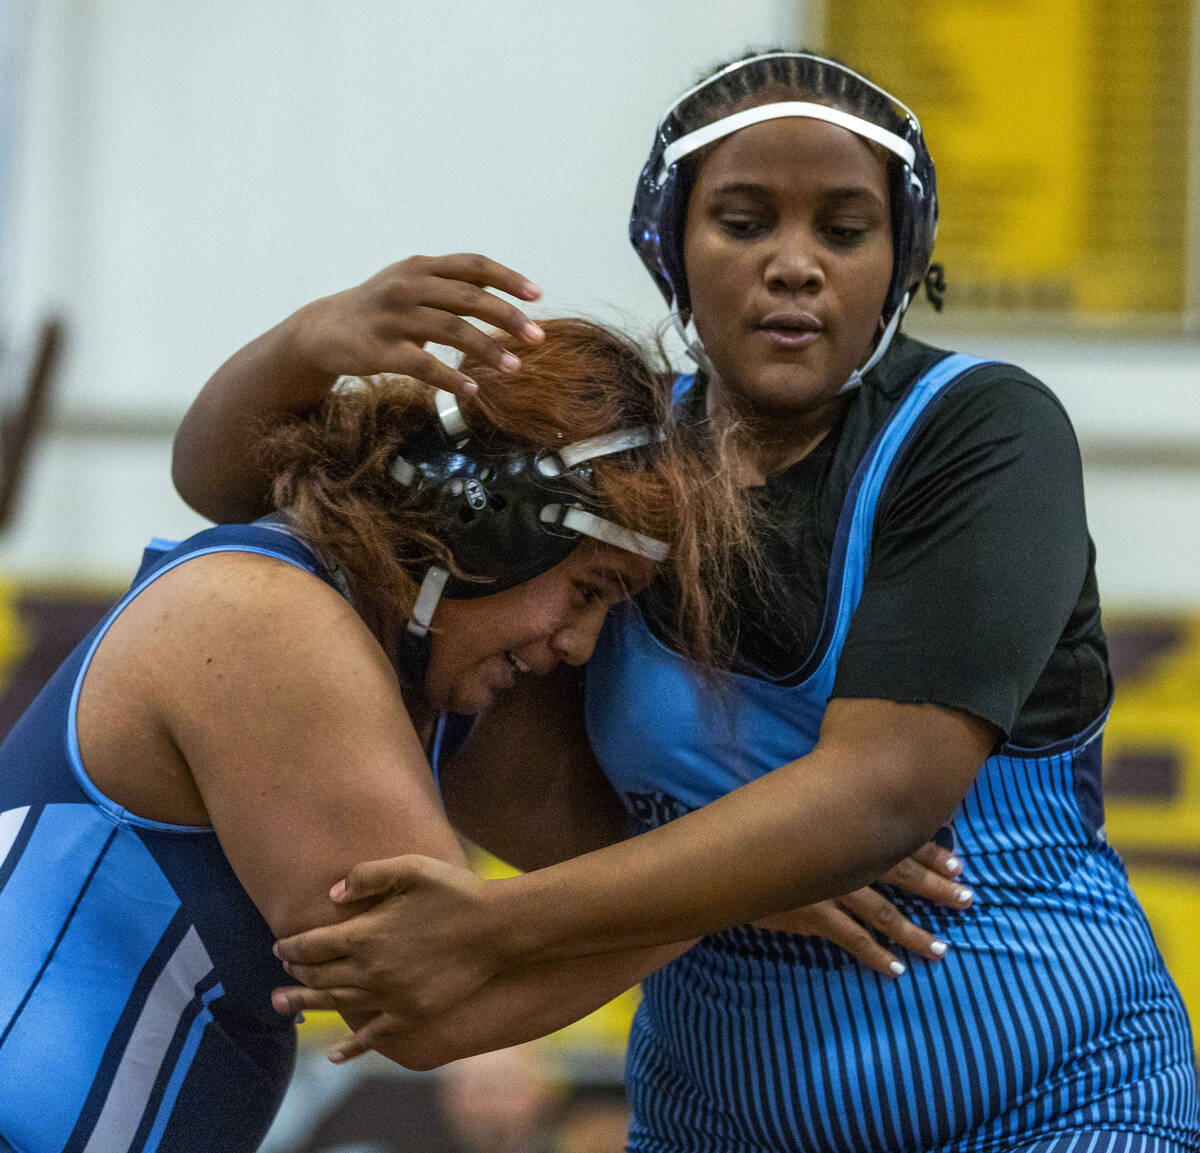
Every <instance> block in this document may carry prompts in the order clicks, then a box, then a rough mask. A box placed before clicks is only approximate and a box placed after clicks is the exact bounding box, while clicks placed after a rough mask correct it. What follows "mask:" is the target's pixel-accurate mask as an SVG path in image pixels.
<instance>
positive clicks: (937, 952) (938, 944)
mask: <svg viewBox="0 0 1200 1153" xmlns="http://www.w3.org/2000/svg"><path fill="white" fill-rule="evenodd" d="M948 948H950V946H949V945H947V944H946V942H945V941H934V942H933V944H932V945H930V946H929V951H930V952H931V953H932V954H933V955H934V956H935V957H944V956H945V955H946V950H947V949H948Z"/></svg>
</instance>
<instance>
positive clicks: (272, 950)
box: [271, 941, 279, 957]
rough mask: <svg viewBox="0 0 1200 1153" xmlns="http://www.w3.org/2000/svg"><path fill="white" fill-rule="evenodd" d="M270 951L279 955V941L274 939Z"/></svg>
mask: <svg viewBox="0 0 1200 1153" xmlns="http://www.w3.org/2000/svg"><path fill="white" fill-rule="evenodd" d="M271 952H272V953H274V954H275V956H276V957H278V956H279V942H278V941H276V942H275V944H273V945H272V946H271Z"/></svg>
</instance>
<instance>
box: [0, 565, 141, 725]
mask: <svg viewBox="0 0 1200 1153" xmlns="http://www.w3.org/2000/svg"><path fill="white" fill-rule="evenodd" d="M119 594H120V589H116V588H113V589H96V590H93V591H89V592H84V591H82V590H78V589H72V590H64V591H62V592H56V591H54V590H46V591H34V590H17V589H10V588H9V587H8V586H7V585H0V613H5V614H13V615H15V616H16V618H17V620H18V621H19V622H20V624H19V627H18V628H16V629H13V628H11V627H10V628H3V629H0V636H2V637H3V638H4V639H3V640H0V739H2V738H4V737H5V736H7V735H8V730H9V729H11V728H12V726H13V725H14V724H15V723H16V721H17V718H18V717H20V715H21V714H22V713H23V712H24V711H25V710H26V709H27V708H29V706H30V705H31V704H32V703H33V698H34V697H36V696H37V695H38V693H40V692H41V691H42V686H43V685H44V684H45V683H46V682H47V681H48V680H49V679H50V677H51V676H52V675H53V673H54V670H55V669H57V668H58V666H59V665H61V664H62V663H63V661H64V660H66V659H67V657H68V656H69V655H70V653H71V650H72V649H74V648H75V646H76V645H77V644H79V642H80V641H81V640H82V639H83V638H84V637H85V636H86V635H87V634H88V633H89V632H90V631H91V630H92V627H93V626H94V625H95V624H96V623H97V622H98V621H99V620H100V618H101V617H103V616H104V614H105V613H106V612H107V611H108V610H109V609H110V608H111V607H112V605H113V602H114V601H115V600H116V598H117V596H118V595H119ZM10 597H11V599H9V598H10Z"/></svg>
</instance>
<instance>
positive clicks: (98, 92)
mask: <svg viewBox="0 0 1200 1153" xmlns="http://www.w3.org/2000/svg"><path fill="white" fill-rule="evenodd" d="M24 5H25V8H26V10H27V12H28V25H29V27H28V37H29V52H28V56H27V67H28V92H27V101H26V104H25V106H24V108H23V109H22V110H20V116H19V122H20V125H21V129H22V136H21V142H20V152H19V157H18V159H19V161H20V171H21V182H20V186H19V190H18V192H19V196H18V200H17V203H16V205H15V206H14V212H13V215H12V217H11V220H10V223H11V225H12V231H11V233H10V236H9V242H10V249H9V251H8V252H7V253H6V255H7V257H8V276H7V283H8V285H9V286H10V288H9V291H10V299H8V300H7V301H4V302H3V311H2V312H0V322H10V323H13V322H15V323H16V325H17V326H18V327H20V326H22V325H24V326H28V325H29V324H30V323H32V320H33V318H34V317H36V316H37V315H38V314H39V313H40V312H41V311H42V310H43V309H45V308H47V307H50V306H54V307H58V308H61V309H62V310H63V312H64V313H65V315H66V317H67V320H68V323H69V325H70V345H69V350H68V354H67V357H66V362H65V366H64V372H63V376H62V378H61V386H62V387H61V390H60V396H59V398H58V405H57V414H56V420H57V424H58V427H59V429H60V431H59V432H58V433H56V434H54V435H52V436H51V437H49V438H48V439H47V441H46V442H45V443H44V444H43V446H42V447H41V449H40V451H39V453H38V455H37V457H36V459H35V462H34V467H33V470H32V474H31V476H30V480H29V486H28V488H27V491H26V499H25V501H24V502H23V507H22V510H21V512H22V519H21V521H20V523H19V524H18V526H17V528H16V529H15V530H14V531H13V532H12V533H11V534H10V535H9V537H8V538H6V540H5V541H4V543H3V545H2V546H0V571H7V572H18V573H39V574H45V573H58V574H66V575H103V576H106V577H114V578H115V577H119V576H120V575H122V574H124V573H126V572H128V570H129V568H130V566H131V564H132V558H133V556H134V554H135V552H136V551H137V549H138V547H139V546H140V543H141V541H142V539H143V538H144V537H146V536H148V535H149V534H150V533H152V532H158V533H161V534H182V533H185V532H187V531H189V530H191V529H192V528H194V527H197V526H198V525H199V523H200V522H199V519H198V518H196V517H194V516H193V515H192V514H190V513H189V512H187V510H185V509H184V508H183V506H182V504H181V503H180V502H179V501H178V499H177V498H176V497H175V496H174V495H173V493H172V492H171V490H170V482H169V477H168V457H169V432H168V430H169V429H170V427H171V426H172V425H173V423H174V422H175V421H176V420H177V419H178V417H179V415H180V414H181V413H182V411H183V409H184V408H185V407H186V405H187V403H188V401H189V400H190V398H191V396H192V395H193V394H194V392H195V391H196V389H197V388H198V387H199V386H200V384H201V383H202V382H203V380H204V379H205V378H206V377H207V375H208V374H209V373H210V372H211V370H212V369H213V368H214V367H215V366H216V365H217V364H218V363H219V362H220V361H221V360H222V359H223V358H224V356H225V355H227V354H228V353H229V352H231V351H232V350H233V349H234V348H236V347H238V346H239V345H240V344H242V343H243V342H244V341H245V340H247V339H248V338H250V337H251V336H253V335H255V334H256V333H258V332H260V331H262V330H263V329H264V328H266V327H268V326H269V325H271V324H272V323H274V322H275V321H276V320H278V319H279V318H281V317H282V316H284V315H285V314H286V313H287V312H289V311H291V310H292V309H294V308H295V307H297V306H298V305H300V304H302V303H303V302H304V301H306V300H308V299H311V298H312V297H314V296H316V295H319V294H322V293H325V292H330V291H333V290H336V289H338V288H341V287H345V286H347V285H349V284H352V283H355V282H357V281H358V280H361V279H363V278H364V277H366V276H368V275H369V274H371V273H372V272H373V271H375V270H376V269H377V268H378V267H380V266H381V265H383V264H385V263H387V262H388V261H391V260H394V259H398V258H400V257H402V256H404V255H407V254H409V253H411V252H415V251H425V252H439V251H454V250H461V249H479V250H482V251H484V252H487V253H488V254H489V255H492V256H494V257H496V258H498V259H500V260H503V261H506V262H508V263H511V264H513V265H514V266H516V267H517V268H519V269H520V270H521V271H522V272H525V273H526V274H527V275H529V276H530V277H532V278H533V279H535V280H537V281H538V282H539V283H541V284H542V285H543V286H544V287H545V288H546V290H547V293H546V297H545V300H544V304H543V306H542V307H543V310H544V311H545V312H547V313H570V312H583V313H587V314H591V315H596V316H599V317H601V318H602V319H608V320H610V321H617V322H626V323H629V324H632V325H633V326H634V327H635V329H636V330H637V331H638V332H639V333H641V334H645V333H646V332H647V331H649V330H650V329H651V328H652V326H653V324H654V323H655V322H656V321H657V320H658V319H659V317H660V316H661V313H662V308H661V302H660V300H659V298H658V296H657V293H656V292H655V290H654V288H653V286H652V284H651V282H650V280H649V278H648V277H646V276H645V274H644V273H643V272H642V270H641V267H640V265H639V264H638V262H637V259H636V257H635V256H634V255H633V253H632V250H631V249H630V248H629V246H628V244H627V242H626V240H625V225H626V220H627V214H628V208H629V201H630V197H631V194H632V190H633V185H634V180H635V178H636V175H637V172H638V169H639V167H640V165H641V163H642V160H643V158H644V155H645V152H646V149H647V148H648V146H649V143H650V138H651V132H652V129H653V125H654V123H655V121H656V119H657V117H658V115H659V113H660V112H661V110H662V108H663V107H664V106H665V105H666V103H667V102H668V101H669V100H670V99H671V97H672V96H673V95H674V94H676V93H677V92H678V91H680V90H681V89H682V88H684V87H686V86H687V85H688V84H689V83H691V81H692V80H693V79H694V78H695V76H696V75H697V74H698V73H700V72H702V71H703V70H705V69H707V68H708V67H709V66H710V65H712V64H713V63H715V62H717V61H719V60H721V59H724V58H728V57H730V56H733V55H736V54H737V53H739V52H740V51H741V50H742V49H743V48H745V47H746V46H748V45H750V44H755V43H769V42H776V41H794V40H795V39H796V37H797V35H798V32H799V28H800V25H801V17H802V16H803V12H804V5H803V3H798V2H795V0H792V2H789V0H738V2H737V3H729V2H728V0H597V2H588V3H585V2H564V0H509V2H508V3H503V4H498V3H488V2H486V0H437V2H436V3H429V0H341V2H340V3H338V2H335V0H256V2H255V3H253V4H248V3H245V2H244V0H204V3H200V4H196V3H191V2H188V0H24ZM931 331H932V332H934V333H936V322H935V324H934V325H933V326H931ZM957 343H959V344H962V345H963V346H964V347H967V348H969V350H970V351H979V352H985V353H992V354H997V355H1004V356H1006V357H1008V358H1010V359H1014V360H1017V361H1018V362H1020V363H1025V364H1026V365H1027V366H1028V367H1030V368H1031V369H1032V370H1033V371H1035V372H1040V373H1041V374H1042V375H1044V376H1045V378H1046V379H1047V380H1049V381H1050V382H1051V383H1052V384H1053V385H1054V386H1055V387H1056V388H1057V389H1058V390H1059V391H1060V393H1061V394H1062V395H1063V396H1064V399H1065V400H1066V401H1067V404H1068V407H1069V408H1070V409H1071V410H1072V412H1073V413H1074V415H1075V416H1076V419H1077V421H1078V423H1079V425H1080V429H1081V434H1082V436H1083V438H1084V440H1085V442H1087V441H1088V440H1089V438H1091V439H1100V440H1111V439H1112V438H1113V437H1115V436H1121V435H1124V434H1125V433H1127V432H1129V431H1130V430H1133V431H1135V432H1136V433H1137V434H1138V436H1139V437H1146V438H1150V439H1154V438H1160V437H1164V436H1165V437H1174V438H1175V439H1176V440H1177V441H1179V440H1183V441H1186V442H1188V443H1190V444H1192V445H1195V444H1200V387H1197V386H1200V368H1198V367H1197V365H1198V364H1200V354H1198V350H1197V347H1196V345H1195V344H1194V343H1192V344H1191V345H1180V344H1178V343H1175V344H1146V345H1140V346H1135V345H1130V344H1121V343H1115V344H1114V343H1112V342H1107V343H1104V344H1092V345H1088V346H1079V345H1077V344H1075V343H1072V342H1064V341H1048V340H1046V341H1042V342H1040V343H1033V342H1029V341H1017V340H1012V339H1008V340H1006V341H1003V342H999V341H996V340H994V339H992V338H990V337H988V336H985V335H982V334H980V335H979V336H978V338H977V339H974V340H972V339H965V340H960V341H958V342H957ZM1131 399H1132V403H1131ZM114 417H115V418H119V419H123V420H125V421H127V422H129V423H130V424H131V425H132V426H138V427H140V428H141V430H142V434H141V435H140V436H128V437H124V438H122V437H112V436H102V435H99V433H98V432H96V431H95V429H96V425H97V422H103V421H110V420H111V419H113V418H114ZM89 428H91V429H93V432H91V433H89V431H88V429H89ZM72 429H73V430H74V431H73V432H72V431H71V430H72ZM1131 475H1132V474H1127V473H1126V472H1124V471H1123V470H1120V469H1118V470H1115V471H1114V470H1112V469H1107V470H1106V469H1101V470H1099V471H1098V472H1096V473H1095V474H1094V475H1091V476H1089V481H1090V482H1091V512H1092V518H1093V523H1094V529H1095V535H1096V537H1097V540H1098V543H1099V545H1100V549H1101V557H1102V561H1101V565H1102V576H1103V578H1104V580H1105V587H1106V591H1107V592H1108V594H1109V596H1110V599H1115V600H1116V601H1118V602H1125V603H1141V602H1145V601H1149V600H1154V601H1159V602H1162V603H1183V602H1189V601H1190V602H1192V603H1200V473H1196V472H1193V473H1190V474H1188V473H1186V472H1179V471H1175V472H1170V473H1168V474H1166V475H1165V477H1164V478H1159V480H1155V479H1154V477H1152V476H1151V477H1142V478H1141V479H1137V480H1131Z"/></svg>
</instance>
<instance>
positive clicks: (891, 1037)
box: [587, 355, 1200, 1153]
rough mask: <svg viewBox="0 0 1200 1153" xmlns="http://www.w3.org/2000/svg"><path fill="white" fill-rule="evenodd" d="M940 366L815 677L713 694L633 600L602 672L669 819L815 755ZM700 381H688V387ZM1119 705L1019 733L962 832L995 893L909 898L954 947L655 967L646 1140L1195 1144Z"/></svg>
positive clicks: (768, 950)
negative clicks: (1120, 787) (1063, 733)
mask: <svg viewBox="0 0 1200 1153" xmlns="http://www.w3.org/2000/svg"><path fill="white" fill-rule="evenodd" d="M981 363H983V362H980V361H977V360H975V359H974V358H972V357H966V356H960V355H951V356H947V357H946V358H945V359H943V360H941V361H940V362H938V363H937V364H936V365H934V367H933V368H932V369H930V370H929V371H928V372H927V373H926V374H925V375H924V376H923V377H922V378H921V379H919V380H918V381H917V382H916V383H915V384H914V385H913V387H912V388H911V389H910V390H909V392H908V394H907V395H906V396H905V397H904V399H903V400H902V401H901V403H900V404H899V405H897V407H896V409H895V410H894V412H893V413H892V415H891V416H890V417H889V419H888V421H887V423H886V424H885V425H884V426H883V428H882V429H881V430H880V432H879V434H878V436H877V437H876V439H875V440H874V442H873V443H872V445H871V447H870V448H869V449H868V450H867V452H866V454H865V456H864V457H863V459H862V461H861V463H860V465H859V467H858V471H857V472H856V474H855V477H854V480H853V482H852V484H851V486H850V489H849V492H848V494H847V497H846V500H845V503H844V506H843V509H842V515H841V519H840V521H839V524H838V532H837V537H836V541H835V544H834V548H833V556H832V563H831V569H830V577H829V585H828V594H827V603H826V611H825V618H824V622H823V624H822V628H821V635H820V639H819V640H818V643H817V645H816V648H815V650H814V652H813V654H812V656H811V657H810V659H809V661H808V662H807V664H806V665H805V668H804V670H803V671H802V673H801V677H800V679H799V681H798V683H793V682H795V680H796V678H789V682H788V683H785V682H776V681H773V680H770V679H767V678H765V677H754V676H748V675H741V674H735V673H728V674H724V675H723V677H722V680H723V684H722V686H721V688H720V689H719V690H717V691H715V692H714V690H713V689H712V688H711V687H710V686H709V685H707V684H706V683H705V682H704V681H703V680H702V679H701V678H700V677H699V676H698V675H697V674H696V673H695V672H694V671H693V670H691V669H690V668H689V667H688V665H687V664H686V663H685V662H684V661H683V660H682V659H681V658H680V657H679V655H678V654H676V653H675V652H673V651H672V650H671V649H669V648H668V647H666V646H665V645H664V644H662V643H661V642H660V641H659V640H658V639H657V638H656V637H655V636H654V635H653V634H652V633H651V632H650V630H649V629H648V627H647V626H646V623H645V621H644V619H643V617H642V615H641V612H640V611H639V609H638V608H637V606H636V605H632V604H630V605H625V606H621V607H620V608H619V609H618V610H617V611H615V612H614V613H612V614H611V615H610V617H609V620H608V623H607V624H606V627H605V630H604V632H603V634H602V636H601V638H600V643H599V644H598V646H597V650H596V654H595V656H594V657H593V659H592V661H591V662H590V664H589V665H588V674H587V711H588V731H589V734H590V736H591V740H592V744H593V747H594V748H595V750H596V753H597V755H598V756H599V758H600V761H601V764H602V765H603V767H604V770H605V772H606V773H607V775H608V777H609V779H610V780H611V781H612V783H613V784H614V786H615V787H616V788H617V790H618V791H619V792H620V793H621V795H622V797H623V798H624V801H625V805H626V808H627V810H628V811H629V813H630V815H631V817H632V818H633V820H634V822H635V824H636V825H638V826H639V827H641V828H650V827H654V826H656V825H660V824H662V823H664V822H665V821H668V820H671V819H672V818H674V817H676V816H679V815H680V814H681V813H684V812H687V811H689V810H691V809H695V808H698V807H699V806H701V805H704V804H707V803H708V802H710V801H712V800H714V799H716V798H717V797H720V796H723V795H724V794H726V793H728V792H730V791H731V790H732V789H735V788H737V787H738V786H739V785H742V784H744V783H746V782H748V781H751V780H753V779H755V778H756V777H759V776H761V775H763V774H764V773H768V772H770V771H771V770H772V769H775V768H777V767H778V766H779V765H782V764H785V763H787V762H789V761H792V760H795V759H796V758H798V757H802V756H804V755H805V754H807V753H808V752H810V751H811V750H812V748H813V747H814V746H815V744H816V741H817V737H818V734H819V731H820V725H821V720H822V717H823V716H824V713H825V708H826V705H827V702H828V699H829V694H830V691H831V689H832V687H833V684H834V676H835V672H836V669H837V663H838V659H839V655H840V652H841V647H842V644H843V642H844V640H845V637H846V633H847V629H848V627H849V624H850V619H851V616H852V615H853V613H854V610H855V607H856V605H857V604H858V600H859V597H860V595H861V592H862V588H863V582H864V579H865V574H866V572H867V566H868V562H869V558H870V551H871V540H872V530H873V525H874V516H875V509H876V506H877V504H878V502H879V498H880V494H881V493H882V492H883V491H884V488H885V486H886V484H887V482H888V477H889V473H890V470H891V468H892V466H893V464H894V463H895V462H896V461H897V459H898V458H899V456H900V454H901V453H902V452H903V450H904V448H905V446H906V444H908V443H909V441H910V440H911V438H912V437H913V435H914V434H915V433H916V432H917V430H918V429H919V428H920V426H921V424H922V421H923V420H924V419H925V418H926V417H927V416H928V415H929V414H930V413H931V412H932V411H933V409H934V407H935V406H936V404H937V403H938V400H939V398H940V397H942V396H944V395H945V394H946V391H947V390H948V389H950V388H952V387H953V386H954V384H955V382H956V381H958V380H960V379H962V378H963V377H964V376H967V375H969V374H970V373H971V371H972V370H973V369H974V368H976V367H978V366H979V365H980V364H981ZM685 381H686V378H685ZM1103 721H1104V718H1103V717H1101V718H1099V720H1097V721H1096V722H1095V723H1093V724H1092V725H1090V726H1088V728H1087V729H1085V730H1084V731H1083V732H1080V733H1078V734H1077V735H1076V736H1074V737H1073V738H1071V739H1069V740H1065V741H1061V742H1058V743H1056V744H1054V745H1052V746H1048V747H1046V748H1040V749H1022V748H1015V747H1011V746H1006V747H1004V748H1002V749H1001V750H1000V751H999V753H998V754H997V755H995V756H993V757H991V758H990V759H989V760H988V761H987V762H986V763H985V764H984V766H983V768H982V769H981V771H980V773H979V776H978V778H977V779H976V781H975V783H974V785H973V786H972V788H971V790H970V791H969V792H968V794H967V795H966V797H965V798H964V799H963V802H962V804H961V805H960V806H959V808H958V811H957V812H956V813H955V814H954V817H953V819H952V821H951V822H950V824H949V825H948V826H947V827H946V828H945V829H944V830H943V831H942V835H941V836H940V837H939V839H944V840H945V842H946V843H947V844H949V845H952V846H953V847H954V848H955V849H956V850H957V851H960V852H961V853H962V854H963V855H964V857H965V862H966V872H965V874H964V877H963V880H964V882H965V883H966V884H968V885H970V886H971V887H972V889H973V890H974V891H975V894H976V899H975V905H974V907H973V908H972V909H971V910H970V911H969V912H966V913H962V912H948V911H945V910H942V909H940V908H938V907H935V906H933V905H930V904H928V903H926V902H923V901H920V900H917V899H914V898H912V896H911V894H906V893H904V892H902V891H900V890H893V889H889V890H887V895H888V896H889V897H890V898H891V899H892V900H893V901H894V902H895V903H896V904H897V905H898V906H899V907H900V908H901V910H902V911H903V912H905V913H906V915H908V916H909V917H910V918H911V919H912V920H914V921H915V922H916V923H917V924H919V925H921V926H922V927H924V928H927V929H928V930H929V931H931V932H933V933H935V934H937V935H939V936H941V937H944V938H945V939H947V940H949V941H950V942H951V943H952V944H951V949H950V951H949V953H948V955H947V957H946V958H945V960H943V961H941V962H939V963H936V964H934V963H928V962H924V961H922V960H920V959H917V958H914V959H912V963H910V965H909V968H908V972H907V973H906V974H905V975H904V976H903V977H902V978H900V979H898V980H893V979H891V978H887V977H883V976H881V975H879V974H877V973H875V972H874V971H872V970H870V969H867V968H866V967H865V966H863V965H861V964H859V963H858V962H856V961H855V960H854V959H853V958H852V957H850V955H849V954H847V953H845V952H844V951H842V950H841V949H839V948H837V947H836V946H834V945H832V944H829V943H828V942H825V941H824V940H822V939H820V938H816V937H799V936H792V935H789V934H784V933H777V932H770V931H766V930H760V929H754V928H750V927H741V928H736V929H731V930H728V931H726V932H723V933H718V934H715V935H713V936H710V937H708V938H706V939H705V940H703V941H702V942H701V943H700V944H699V945H697V946H696V947H694V948H693V949H691V950H690V951H689V952H688V953H686V954H685V955H684V956H683V957H681V958H680V959H679V960H677V961H675V962H674V963H672V964H671V965H669V966H667V967H666V968H665V969H663V970H661V971H660V972H658V973H656V974H654V976H652V977H651V978H650V979H649V980H647V981H646V983H645V986H644V1000H643V1003H642V1005H641V1007H640V1009H639V1011H638V1014H637V1017H636V1019H635V1022H634V1027H633V1034H632V1037H631V1040H630V1055H629V1092H630V1097H631V1100H632V1102H633V1106H634V1113H635V1116H634V1121H633V1127H632V1131H631V1138H630V1146H629V1148H630V1149H631V1150H633V1151H634V1153H685V1151H686V1153H784V1151H786V1153H999V1151H1001V1150H1004V1151H1014V1153H1015V1151H1019V1153H1185V1151H1186V1150H1192V1149H1195V1148H1196V1147H1197V1142H1198V1136H1200V1135H1198V1130H1197V1107H1196V1071H1195V1066H1194V1063H1193V1055H1192V1040H1191V1033H1190V1029H1189V1025H1188V1021H1187V1017H1186V1014H1185V1011H1184V1007H1183V1005H1182V1002H1181V1000H1180V997H1179V993H1178V991H1177V990H1176V988H1175V985H1174V983H1173V982H1172V981H1171V978H1170V976H1169V975H1168V974H1167V972H1166V969H1165V968H1164V966H1163V962H1162V959H1161V957H1160V956H1159V953H1158V950H1157V948H1156V947H1155V944H1154V941H1153V938H1152V936H1151V933H1150V930H1149V927H1148V926H1147V924H1146V920H1145V917H1144V916H1143V914H1142V911H1141V909H1140V908H1139V907H1138V904H1137V902H1136V900H1135V899H1134V897H1133V894H1132V893H1131V891H1130V889H1129V886H1128V883H1127V880H1126V876H1125V871H1124V868H1123V866H1122V864H1121V862H1120V860H1119V859H1118V857H1117V856H1116V854H1115V853H1113V852H1112V850H1111V849H1110V848H1109V847H1108V845H1107V844H1106V843H1105V839H1104V829H1103V808H1102V802H1101V794H1100V738H1101V730H1102V727H1103Z"/></svg>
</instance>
